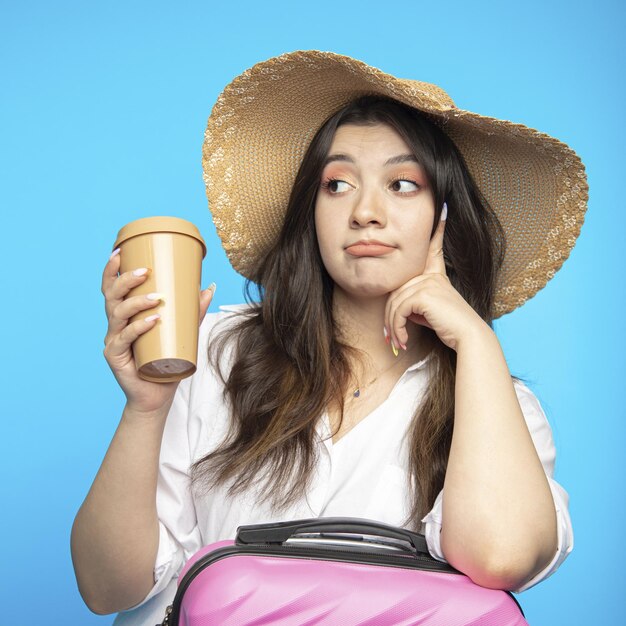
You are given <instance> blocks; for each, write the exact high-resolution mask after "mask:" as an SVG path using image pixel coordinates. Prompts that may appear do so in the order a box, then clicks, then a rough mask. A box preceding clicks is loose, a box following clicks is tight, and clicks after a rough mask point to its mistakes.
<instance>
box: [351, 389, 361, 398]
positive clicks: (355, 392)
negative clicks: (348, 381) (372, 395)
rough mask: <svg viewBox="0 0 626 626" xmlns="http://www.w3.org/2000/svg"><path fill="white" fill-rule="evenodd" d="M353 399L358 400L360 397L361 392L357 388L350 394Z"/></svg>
mask: <svg viewBox="0 0 626 626" xmlns="http://www.w3.org/2000/svg"><path fill="white" fill-rule="evenodd" d="M352 395H353V396H354V397H355V398H358V397H359V396H360V395H361V390H360V389H359V388H358V387H357V388H356V389H355V390H354V393H353V394H352Z"/></svg>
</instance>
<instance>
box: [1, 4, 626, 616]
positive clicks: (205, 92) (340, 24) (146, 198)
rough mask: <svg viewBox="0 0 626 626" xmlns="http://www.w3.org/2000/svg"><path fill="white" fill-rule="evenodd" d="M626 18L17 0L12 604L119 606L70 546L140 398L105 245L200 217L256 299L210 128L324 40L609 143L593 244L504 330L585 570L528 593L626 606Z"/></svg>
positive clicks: (579, 612)
mask: <svg viewBox="0 0 626 626" xmlns="http://www.w3.org/2000/svg"><path fill="white" fill-rule="evenodd" d="M624 22H625V20H624V9H623V5H622V4H621V3H618V2H608V1H603V0H599V1H596V2H576V1H573V0H569V1H568V2H561V1H558V2H545V1H536V0H526V1H525V2H518V3H501V2H487V1H482V2H481V1H478V2H467V1H454V0H448V1H446V2H442V3H436V2H363V1H360V2H349V1H344V2H341V3H339V2H336V1H333V2H328V1H319V0H316V1H315V2H311V3H293V2H273V3H272V2H271V3H268V4H262V3H258V2H249V3H246V2H241V1H239V2H221V3H211V2H179V3H172V2H162V1H156V0H151V1H150V2H147V1H138V2H106V3H105V2H69V1H66V0H62V1H57V2H30V1H28V0H25V1H22V2H19V3H18V2H12V3H8V2H5V1H3V2H1V3H0V64H1V83H0V85H1V86H0V90H1V96H0V177H1V184H0V206H1V207H2V250H3V254H4V263H3V271H2V306H1V307H0V316H1V319H0V333H1V336H0V341H1V343H0V345H1V346H2V354H3V358H2V369H3V372H2V376H1V380H2V396H3V402H2V405H3V406H2V422H1V423H2V433H1V436H0V463H1V464H2V466H1V468H0V470H1V472H2V504H3V507H2V508H3V511H4V514H3V515H2V521H1V522H0V524H2V527H3V529H2V543H3V545H2V555H3V556H2V562H3V566H2V568H1V574H0V576H1V577H2V580H1V586H0V588H1V589H2V596H3V598H4V602H3V608H2V611H1V612H0V615H1V617H0V620H1V621H2V623H4V624H25V625H30V624H41V623H52V624H61V623H63V624H81V625H82V624H85V625H90V624H102V625H105V624H110V623H111V622H112V619H113V618H112V617H111V616H106V617H98V616H95V615H92V614H91V613H90V612H89V611H88V610H87V608H86V607H85V606H84V605H83V604H82V601H81V599H80V597H79V595H78V592H77V590H76V585H75V581H74V577H73V571H72V566H71V560H70V554H69V532H70V527H71V523H72V520H73V517H74V514H75V512H76V510H77V509H78V507H79V506H80V503H81V501H82V499H83V498H84V496H85V494H86V492H87V490H88V488H89V485H90V484H91V481H92V479H93V477H94V475H95V472H96V471H97V468H98V466H99V463H100V461H101V459H102V457H103V455H104V452H105V450H106V447H107V445H108V443H109V440H110V438H111V436H112V434H113V431H114V429H115V427H116V424H117V420H118V418H119V415H120V414H121V410H122V406H123V395H122V393H121V391H120V390H119V388H118V387H117V386H116V383H115V381H114V379H113V377H112V375H111V374H110V372H109V370H108V367H107V365H106V363H105V361H104V359H103V357H102V348H103V337H104V334H105V317H104V312H103V301H102V297H101V294H100V291H99V289H100V279H101V272H102V269H103V266H104V264H105V262H106V260H107V258H108V255H109V253H110V250H111V245H112V243H113V241H114V238H115V235H116V233H117V230H118V229H119V228H120V227H121V226H122V225H123V224H125V223H126V222H128V221H130V220H132V219H135V218H139V217H144V216H147V215H153V214H156V215H158V214H162V215H163V214H164V215H167V214H174V215H178V216H180V217H184V218H186V219H189V220H191V221H193V222H194V223H196V224H197V225H198V226H199V227H200V229H201V231H202V233H203V235H204V236H205V238H206V239H207V242H208V245H209V250H210V252H209V254H208V255H207V259H206V260H205V263H204V281H203V282H204V284H205V285H208V283H209V282H211V281H215V282H216V283H217V285H218V287H217V294H216V298H215V301H216V302H215V304H216V305H219V304H227V303H235V302H240V301H242V280H241V279H240V278H239V277H238V275H236V274H235V273H234V272H233V271H232V269H231V268H230V266H229V265H228V262H227V260H226V258H225V256H224V254H223V252H222V249H221V247H220V245H219V243H218V240H217V238H216V235H215V230H214V227H213V225H212V222H211V221H210V218H209V214H208V211H207V206H206V199H205V195H204V188H203V183H202V178H201V166H200V149H201V142H202V136H203V132H204V127H205V124H206V120H207V117H208V114H209V111H210V108H211V106H212V104H213V102H214V101H215V99H216V97H217V96H218V94H219V93H220V91H221V89H222V88H223V87H224V86H225V85H226V84H227V83H228V82H229V81H230V80H231V79H232V78H233V77H234V76H236V75H237V74H239V73H240V72H242V71H243V70H244V69H246V68H248V67H249V66H251V65H252V64H254V63H255V62H257V61H260V60H264V59H266V58H269V57H271V56H274V55H277V54H280V53H282V52H287V51H292V50H296V49H307V48H316V49H322V50H333V51H336V52H340V53H343V54H348V55H351V56H355V57H357V58H360V59H362V60H364V61H366V62H368V63H370V64H372V65H375V66H377V67H380V68H381V69H383V70H385V71H387V72H390V73H393V74H395V75H397V76H401V77H409V78H417V79H420V80H425V81H430V82H436V83H438V84H440V85H441V86H442V87H444V88H445V89H446V90H447V91H448V92H449V93H450V94H451V96H452V97H453V98H454V99H455V101H456V102H457V104H458V105H459V106H461V107H462V108H466V109H469V110H474V111H478V112H481V113H483V114H487V115H492V116H495V117H500V118H506V119H511V120H514V121H517V122H521V123H524V124H527V125H529V126H531V127H535V128H538V129H540V130H542V131H544V132H547V133H549V134H552V135H554V136H556V137H558V138H560V139H562V140H563V141H565V142H567V143H568V144H570V145H571V146H572V147H573V148H574V149H575V150H576V151H577V152H578V153H579V154H580V155H581V156H582V158H583V161H584V162H585V164H586V165H587V169H588V174H589V182H590V187H591V199H590V204H589V212H588V214H587V218H586V221H585V224H584V226H583V229H582V234H581V237H580V240H579V242H578V244H577V246H576V248H575V249H574V251H573V253H572V255H571V257H570V258H569V259H568V260H567V261H566V263H565V265H564V267H563V269H562V270H561V271H560V272H559V273H558V274H557V275H556V277H555V278H554V279H553V280H552V281H551V283H550V284H549V285H548V287H547V288H546V289H544V290H543V291H541V292H540V293H539V294H538V295H537V296H536V297H535V298H534V299H532V300H531V301H529V302H528V303H527V304H526V305H525V306H524V307H522V308H521V309H520V310H518V311H515V312H514V313H512V314H510V315H507V316H506V317H505V318H503V319H502V320H500V321H498V322H497V324H496V330H497V332H498V334H499V336H500V338H501V341H502V344H503V347H504V349H505V353H506V355H507V357H508V360H509V364H510V367H511V370H512V372H513V373H515V374H517V375H520V376H522V377H523V378H525V379H527V380H528V381H529V383H530V385H531V387H532V388H533V389H534V390H535V392H536V393H537V395H538V396H539V398H540V400H541V401H542V403H543V406H544V408H545V410H546V412H547V414H548V416H549V419H550V421H551V423H552V426H553V429H554V434H555V439H556V443H557V447H558V451H559V456H558V460H557V478H558V479H559V480H560V481H561V482H562V484H563V485H564V486H565V487H566V488H567V489H568V491H569V493H570V496H571V513H572V517H573V520H574V524H575V531H576V548H575V550H574V553H573V554H572V556H571V557H570V558H569V559H568V561H567V562H566V563H565V564H564V566H563V567H562V569H561V570H560V571H559V572H558V573H557V574H556V575H555V576H554V577H553V578H551V579H549V580H548V581H546V582H544V583H542V584H541V585H539V586H538V587H536V588H534V589H533V590H530V591H529V592H527V593H525V594H523V595H522V596H521V597H520V600H521V602H522V604H523V606H524V608H525V610H526V613H527V616H528V619H529V621H530V623H531V624H533V625H537V626H538V625H547V624H592V623H594V624H600V623H601V624H621V623H625V622H626V605H625V604H624V603H623V598H622V595H623V590H624V589H625V588H626V580H625V578H626V576H625V571H626V568H625V567H624V556H625V550H624V545H625V543H626V542H625V541H624V538H623V536H622V532H623V529H624V501H625V499H624V479H623V476H624V469H625V468H624V456H623V454H622V447H623V445H624V423H625V421H626V420H625V418H626V411H625V409H624V405H623V402H622V394H623V391H622V389H623V388H622V386H621V385H620V383H621V382H623V379H624V373H625V372H624V354H623V349H624V345H625V343H624V334H625V333H624V324H623V320H624V314H623V310H622V307H623V304H624V301H625V297H624V296H625V290H624V283H623V280H622V270H623V268H624V261H625V254H624V230H625V228H626V222H625V219H624V205H623V197H624V194H623V189H622V188H621V187H620V185H621V183H619V181H620V180H622V182H623V181H624V160H623V147H624V145H626V136H625V132H624V130H625V129H624V119H625V116H624V100H625V99H624V95H625V94H624V78H623V76H624V67H625V63H624V61H625V59H624V56H625V55H624V44H623V43H622V42H623V33H624ZM241 184H242V185H245V184H246V181H245V180H244V181H241ZM214 307H215V305H213V308H214Z"/></svg>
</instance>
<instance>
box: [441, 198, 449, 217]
mask: <svg viewBox="0 0 626 626" xmlns="http://www.w3.org/2000/svg"><path fill="white" fill-rule="evenodd" d="M440 219H441V221H442V222H445V221H446V220H447V219H448V203H447V202H444V203H443V209H441V218H440Z"/></svg>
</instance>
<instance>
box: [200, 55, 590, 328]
mask: <svg viewBox="0 0 626 626" xmlns="http://www.w3.org/2000/svg"><path fill="white" fill-rule="evenodd" d="M362 95H382V96H386V97H389V98H393V99H396V100H398V101H400V102H403V103H404V104H407V105H409V106H411V107H414V108H416V109H418V110H420V111H422V112H424V113H426V114H427V115H428V116H429V118H430V119H431V120H433V121H435V123H437V124H439V126H440V127H441V128H442V129H443V130H444V132H446V133H447V134H448V135H449V136H450V137H451V138H452V140H453V141H454V142H455V144H456V145H457V147H458V148H459V150H460V151H461V153H462V154H463V157H464V158H465V161H466V163H467V166H468V168H469V170H470V172H471V174H472V176H473V177H474V180H475V181H476V183H477V184H478V186H479V188H480V189H481V191H482V193H483V195H484V196H485V198H486V199H487V201H488V202H489V204H490V205H491V207H492V208H493V210H494V211H495V212H496V214H497V215H498V218H499V219H500V221H501V223H502V226H503V227H504V231H505V234H506V238H507V253H506V257H505V260H504V264H503V267H502V270H501V273H500V276H499V280H498V285H497V290H496V297H495V304H494V310H495V317H499V316H501V315H503V314H505V313H508V312H510V311H512V310H513V309H515V308H516V307H518V306H521V305H522V304H523V303H524V302H525V301H526V300H528V299H529V298H531V297H532V296H533V295H535V294H536V293H537V291H539V290H540V289H542V288H543V287H544V286H545V285H546V283H547V282H548V281H549V280H550V279H551V278H552V277H553V276H554V274H555V273H556V272H557V271H558V269H559V268H560V267H561V266H562V264H563V262H564V261H565V259H566V258H567V257H568V256H569V254H570V251H571V250H572V248H573V247H574V244H575V242H576V239H577V237H578V235H579V233H580V229H581V227H582V224H583V220H584V215H585V210H586V206H587V198H588V187H587V181H586V176H585V170H584V166H583V164H582V162H581V160H580V158H579V157H578V156H577V155H576V153H575V152H574V151H573V150H571V149H570V148H569V147H568V146H567V145H565V144H564V143H562V142H560V141H558V140H557V139H554V138H553V137H550V136H548V135H546V134H543V133H540V132H538V131H536V130H533V129H531V128H528V127H526V126H523V125H520V124H514V123H512V122H508V121H505V120H498V119H494V118H490V117H485V116H481V115H478V114H476V113H472V112H469V111H464V110H462V109H458V108H457V107H456V106H455V105H454V103H453V101H452V100H451V99H450V98H449V96H448V95H447V94H446V93H445V92H444V91H443V90H441V89H440V88H439V87H436V86H435V85H430V84H428V83H422V82H419V81H413V80H403V79H399V78H395V77H394V76H391V75H388V74H385V73H384V72H381V71H380V70H378V69H376V68H373V67H371V66H368V65H366V64H365V63H362V62H361V61H358V60H356V59H352V58H350V57H345V56H341V55H337V54H334V53H330V52H319V51H299V52H293V53H289V54H284V55H281V56H279V57H275V58H273V59H270V60H268V61H264V62H262V63H259V64H257V65H255V66H254V67H252V68H251V69H249V70H247V71H246V72H244V73H243V74H241V75H240V76H238V77H237V78H236V79H235V80H233V82H232V83H231V84H230V85H228V86H227V87H226V88H225V89H224V91H223V93H222V94H221V95H220V96H219V98H218V100H217V102H216V104H215V106H214V108H213V111H212V113H211V115H210V117H209V121H208V125H207V130H206V133H205V139H204V144H203V158H202V164H203V171H204V181H205V185H206V190H207V197H208V201H209V208H210V210H211V213H212V215H213V221H214V223H215V226H216V228H217V232H218V234H219V236H220V238H221V240H222V243H223V246H224V249H225V251H226V254H227V256H228V258H229V260H230V262H231V264H232V266H233V267H234V269H235V270H236V271H238V272H239V273H241V274H242V275H244V276H246V277H248V278H249V277H251V276H252V275H253V272H254V269H255V268H256V267H257V265H258V263H259V261H260V259H262V258H263V257H264V256H265V255H266V254H267V253H268V251H269V250H270V249H271V247H272V246H273V245H274V243H275V241H276V238H277V236H278V233H279V231H280V227H281V225H282V222H283V219H284V212H285V209H286V206H287V202H288V199H289V194H290V192H291V188H292V185H293V182H294V180H295V177H296V173H297V171H298V169H299V167H300V163H301V161H302V158H303V156H304V154H305V152H306V150H307V148H308V146H309V144H310V142H311V140H312V138H313V136H314V135H315V133H316V132H317V131H318V130H319V128H320V127H321V126H322V124H323V123H324V122H325V121H326V120H327V119H328V118H329V117H330V116H331V115H333V114H334V113H335V112H337V111H338V110H340V109H341V108H342V107H344V106H345V105H346V104H348V103H349V102H351V101H352V100H354V99H356V98H358V97H359V96H362Z"/></svg>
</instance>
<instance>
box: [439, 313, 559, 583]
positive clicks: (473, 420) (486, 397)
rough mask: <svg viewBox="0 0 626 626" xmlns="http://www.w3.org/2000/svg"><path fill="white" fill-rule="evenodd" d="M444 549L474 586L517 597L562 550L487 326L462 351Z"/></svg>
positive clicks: (537, 465) (536, 464)
mask: <svg viewBox="0 0 626 626" xmlns="http://www.w3.org/2000/svg"><path fill="white" fill-rule="evenodd" d="M441 541H442V549H443V551H444V554H445V555H446V558H447V559H448V560H449V561H450V562H451V563H452V564H453V565H455V566H456V567H458V568H459V569H461V570H462V571H464V572H466V573H468V574H469V575H470V576H471V577H472V578H473V579H474V580H475V581H476V582H479V583H480V584H483V585H485V586H493V587H506V588H512V589H514V588H518V587H519V586H521V585H522V584H523V583H524V582H525V581H526V580H528V579H530V578H531V577H532V575H533V574H535V573H536V572H537V571H539V570H540V569H542V568H543V567H544V566H545V565H547V562H548V561H549V559H550V558H551V557H552V556H553V555H554V552H555V550H556V514H555V510H554V504H553V500H552V495H551V492H550V488H549V485H548V482H547V479H546V476H545V473H544V470H543V467H542V466H541V462H540V460H539V458H538V456H537V453H536V451H535V447H534V444H533V442H532V439H531V436H530V433H529V432H528V428H527V427H526V423H525V421H524V416H523V414H522V411H521V409H520V406H519V402H518V400H517V395H516V393H515V389H514V387H513V383H512V380H511V377H510V374H509V371H508V367H507V365H506V361H505V359H504V356H503V354H502V350H501V348H500V344H499V342H498V340H497V338H496V336H495V334H494V333H493V332H492V331H491V329H489V327H488V326H487V325H485V326H484V328H483V329H481V330H477V331H476V332H474V333H473V334H470V335H468V336H467V337H465V338H464V341H462V342H460V343H459V345H458V348H457V370H456V389H455V422H454V431H453V437H452V445H451V449H450V458H449V462H448V467H447V471H446V479H445V484H444V502H443V525H442V536H441Z"/></svg>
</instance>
